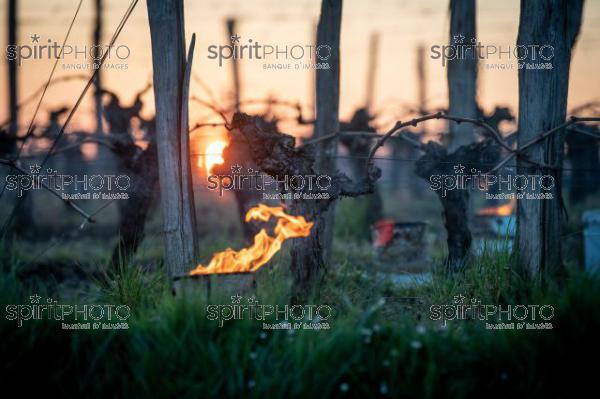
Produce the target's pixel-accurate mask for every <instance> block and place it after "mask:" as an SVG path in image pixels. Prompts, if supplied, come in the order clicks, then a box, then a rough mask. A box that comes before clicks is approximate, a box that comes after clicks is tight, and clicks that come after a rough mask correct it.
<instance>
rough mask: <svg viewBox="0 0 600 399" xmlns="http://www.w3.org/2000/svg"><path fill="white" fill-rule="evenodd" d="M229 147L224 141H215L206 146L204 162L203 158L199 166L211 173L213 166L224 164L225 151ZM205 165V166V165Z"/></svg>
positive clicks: (199, 161)
mask: <svg viewBox="0 0 600 399" xmlns="http://www.w3.org/2000/svg"><path fill="white" fill-rule="evenodd" d="M225 147H227V143H226V142H225V141H223V140H218V141H213V142H212V143H209V144H208V145H207V146H206V150H205V151H204V157H203V158H204V162H202V158H200V159H199V160H198V166H200V167H203V166H204V168H205V169H206V171H207V173H208V172H210V170H211V169H212V167H213V166H215V165H220V164H222V163H223V162H225V161H224V160H223V150H224V149H225ZM203 164H204V165H203Z"/></svg>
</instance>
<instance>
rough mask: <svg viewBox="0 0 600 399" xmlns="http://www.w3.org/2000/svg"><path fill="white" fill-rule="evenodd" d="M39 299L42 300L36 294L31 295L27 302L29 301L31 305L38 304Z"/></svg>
mask: <svg viewBox="0 0 600 399" xmlns="http://www.w3.org/2000/svg"><path fill="white" fill-rule="evenodd" d="M40 299H42V297H41V296H39V295H38V294H35V295H31V296H30V297H29V300H30V301H31V303H40Z"/></svg>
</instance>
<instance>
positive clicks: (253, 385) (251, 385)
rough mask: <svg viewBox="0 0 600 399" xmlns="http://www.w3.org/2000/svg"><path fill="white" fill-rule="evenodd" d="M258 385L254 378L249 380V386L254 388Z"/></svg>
mask: <svg viewBox="0 0 600 399" xmlns="http://www.w3.org/2000/svg"><path fill="white" fill-rule="evenodd" d="M255 386H256V382H255V381H254V380H250V381H248V388H250V389H252V388H254V387H255Z"/></svg>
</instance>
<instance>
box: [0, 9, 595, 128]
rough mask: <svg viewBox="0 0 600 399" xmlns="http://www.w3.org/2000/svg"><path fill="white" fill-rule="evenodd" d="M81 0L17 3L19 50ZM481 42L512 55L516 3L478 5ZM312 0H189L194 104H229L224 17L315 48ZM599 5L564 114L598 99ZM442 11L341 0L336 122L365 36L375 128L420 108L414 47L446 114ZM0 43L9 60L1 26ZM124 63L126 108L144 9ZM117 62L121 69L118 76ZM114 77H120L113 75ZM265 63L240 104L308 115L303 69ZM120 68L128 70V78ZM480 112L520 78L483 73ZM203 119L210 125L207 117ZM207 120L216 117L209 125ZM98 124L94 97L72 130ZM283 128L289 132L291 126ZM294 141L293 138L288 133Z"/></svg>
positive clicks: (348, 110) (52, 92)
mask: <svg viewBox="0 0 600 399" xmlns="http://www.w3.org/2000/svg"><path fill="white" fill-rule="evenodd" d="M94 3H95V2H94V0H83V4H82V7H81V10H80V13H79V14H78V16H77V19H76V21H75V25H74V28H73V31H72V33H71V38H70V40H69V43H71V44H72V45H74V46H77V47H78V48H83V47H85V46H91V43H92V33H93V26H94V25H93V15H94ZM7 4H8V0H0V20H1V21H6V11H7ZM77 4H78V0H44V1H41V0H39V1H34V0H19V10H18V12H19V21H20V26H19V35H18V43H19V44H20V45H33V43H32V40H33V39H32V38H31V36H34V35H38V36H39V37H40V42H44V41H47V40H48V39H50V40H51V41H56V42H58V43H60V42H61V41H62V38H63V36H64V35H65V32H66V30H67V28H68V26H69V23H70V21H71V19H72V17H73V14H74V12H75V9H76V7H77ZM128 4H129V1H126V0H105V9H104V16H105V21H104V22H105V24H104V33H103V37H102V42H103V43H108V41H109V40H110V36H111V35H112V32H113V31H114V30H115V28H116V26H117V24H118V22H119V20H120V18H121V16H122V15H123V13H124V12H125V10H126V8H127V6H128ZM477 6H478V13H477V24H478V35H477V36H478V41H480V42H482V43H484V44H491V45H496V46H510V45H514V44H515V42H516V36H517V30H518V20H519V2H518V0H505V1H490V0H479V1H478V3H477ZM319 8H320V2H319V1H318V0H294V1H285V2H284V1H278V0H254V1H233V0H194V1H191V0H188V1H185V24H186V38H187V39H188V40H189V38H190V37H191V34H192V33H196V36H197V47H196V57H195V60H194V66H193V72H194V75H195V79H194V81H193V82H192V86H191V91H192V94H193V95H196V96H198V97H201V98H204V99H209V98H214V99H215V100H216V101H217V102H218V103H219V104H221V105H225V104H227V103H228V101H230V100H231V90H232V88H231V84H230V82H231V64H230V62H228V60H225V61H224V62H223V65H222V66H219V63H218V60H215V59H210V58H209V55H210V53H209V46H211V45H214V46H219V45H225V44H229V38H228V35H227V30H226V27H225V21H226V19H227V18H235V19H236V33H237V34H238V35H239V36H240V42H241V43H247V41H248V40H249V39H252V40H253V42H259V43H261V44H271V45H279V46H290V47H291V46H294V45H302V46H304V45H310V44H312V43H313V42H314V36H315V34H314V31H315V29H316V23H317V20H318V16H319ZM599 22H600V1H589V0H588V1H587V3H586V6H585V9H584V18H583V25H582V29H581V33H580V37H579V41H578V43H577V46H576V49H575V52H574V55H573V60H572V67H571V78H570V88H569V91H570V93H569V106H570V107H572V106H576V105H579V104H582V103H585V102H588V101H591V100H595V99H597V98H598V93H599V89H600V74H599V73H598V70H599V68H598V67H599V61H600V46H599V45H598V44H599V40H600V23H599ZM448 25H449V16H448V1H446V0H395V1H393V0H371V1H367V0H364V1H361V0H346V1H345V2H344V5H343V18H342V34H341V88H340V91H341V94H340V116H341V118H342V119H346V118H349V117H350V115H351V114H352V112H353V110H354V109H356V108H357V107H359V106H362V105H363V104H364V103H365V96H366V72H367V65H368V59H369V57H368V54H369V52H368V46H369V40H370V37H371V35H372V34H374V33H377V34H378V35H379V52H378V56H377V73H376V78H375V96H374V97H375V101H374V104H373V106H374V109H375V110H377V111H378V112H379V113H380V115H381V118H382V120H387V121H389V122H390V123H392V121H393V120H395V119H397V118H399V117H400V116H402V113H403V112H404V111H403V110H404V109H405V108H406V107H408V106H411V105H414V104H415V102H416V98H417V80H416V52H417V51H416V49H417V47H418V46H419V45H423V46H425V48H426V54H427V56H426V63H425V64H426V65H425V66H426V77H427V80H426V81H427V93H426V94H427V99H428V105H429V106H430V107H431V108H432V109H433V108H437V107H444V106H446V104H447V98H446V97H447V89H446V69H445V68H444V67H443V66H442V65H441V62H440V60H434V59H431V58H430V57H429V49H430V47H431V46H434V45H444V44H447V43H448ZM2 26H3V28H4V29H3V32H2V33H1V35H0V40H1V44H2V50H3V52H5V49H6V42H7V34H6V24H5V23H2ZM115 46H116V47H118V46H123V47H121V55H123V54H126V53H128V57H126V59H124V60H119V59H118V57H113V58H111V60H110V61H109V63H110V64H111V65H112V66H113V68H112V69H109V70H105V71H103V73H102V78H103V82H104V85H105V87H106V88H108V89H110V90H112V91H114V92H116V93H118V94H119V96H121V97H122V99H123V102H124V103H125V104H129V103H130V102H132V101H133V98H134V97H135V95H136V93H137V91H139V90H141V89H142V88H143V87H144V86H145V85H146V84H147V83H148V81H149V80H150V79H151V76H152V58H151V44H150V31H149V27H148V16H147V10H146V3H145V1H140V2H139V3H138V5H137V7H136V9H135V10H134V12H133V14H132V16H131V18H130V20H129V21H128V22H127V24H126V26H125V28H124V29H123V31H122V34H121V36H120V37H119V39H118V41H117V43H116V44H115ZM63 63H64V64H67V65H74V64H82V63H85V61H84V60H83V58H82V57H81V56H79V58H78V59H76V60H75V59H74V58H73V57H70V58H68V59H66V60H65V61H64V62H63ZM63 63H61V64H59V67H58V69H57V73H56V75H55V76H56V77H60V76H68V75H73V74H74V73H76V74H91V71H90V70H89V69H85V70H73V69H65V65H62V64H63ZM52 64H53V60H49V59H29V60H24V61H23V64H22V65H21V66H20V67H19V68H18V71H19V96H20V98H21V99H24V98H26V97H28V96H29V95H31V93H33V92H35V91H36V90H37V89H38V88H39V87H40V86H41V85H43V84H44V82H45V81H46V79H47V77H48V75H49V73H50V70H51V68H52ZM121 64H125V66H122V65H121ZM119 66H120V68H121V69H116V68H117V67H119ZM264 67H265V63H264V62H262V61H260V60H256V59H252V60H250V59H243V60H241V61H240V70H241V81H242V90H241V97H242V99H247V100H248V99H250V100H256V99H264V98H266V97H268V96H275V97H277V98H278V99H282V100H288V101H300V102H301V103H302V104H303V105H304V106H305V108H306V109H310V105H311V104H312V96H313V85H314V77H313V72H312V71H310V70H302V69H300V70H296V69H294V68H292V69H291V70H289V69H287V70H272V69H270V70H266V69H264ZM123 68H124V69H123ZM84 85H85V81H84V80H81V79H80V80H72V81H69V82H66V83H60V84H56V85H54V86H51V87H50V89H49V90H48V93H47V94H46V97H45V99H44V101H43V103H42V107H41V112H40V114H39V115H38V118H39V123H40V124H43V123H44V120H45V115H46V112H47V111H48V110H50V109H53V108H57V107H60V106H63V105H66V106H71V105H73V103H74V102H75V100H76V98H77V96H78V94H79V93H80V92H81V90H82V89H83V86H84ZM7 90H8V89H7V64H6V57H5V56H3V57H0V93H1V94H0V120H2V121H4V120H5V119H6V118H7V116H8V104H7ZM478 90H479V92H478V99H479V103H480V104H481V105H482V106H483V108H484V109H491V108H493V107H494V106H495V105H505V106H509V107H511V108H513V109H516V107H517V105H518V104H517V103H518V81H517V71H516V70H488V69H486V68H485V66H484V65H480V71H479V89H478ZM144 99H145V100H146V101H145V104H146V106H145V109H144V112H145V113H146V114H147V115H149V114H151V113H152V112H153V104H152V102H153V99H152V92H149V93H147V95H146V97H144ZM34 105H35V102H32V103H30V105H28V106H26V107H24V108H23V110H22V112H21V115H20V119H21V123H22V124H27V123H28V122H29V120H30V118H31V117H32V114H33V110H34ZM207 118H209V119H207ZM210 118H213V119H210ZM207 120H214V116H213V115H212V114H211V113H210V112H208V111H207V110H206V109H204V108H202V107H199V106H197V105H194V104H193V105H191V123H192V124H193V123H195V122H199V121H207ZM92 125H93V103H92V101H91V96H88V97H86V101H84V103H83V104H82V107H81V108H80V110H79V111H78V112H77V114H76V117H75V118H74V120H73V123H72V125H71V128H72V129H86V128H89V127H90V126H92ZM289 129H291V130H293V129H296V128H295V127H293V126H290V127H289ZM292 133H293V132H292Z"/></svg>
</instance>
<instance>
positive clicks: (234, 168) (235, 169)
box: [231, 163, 242, 173]
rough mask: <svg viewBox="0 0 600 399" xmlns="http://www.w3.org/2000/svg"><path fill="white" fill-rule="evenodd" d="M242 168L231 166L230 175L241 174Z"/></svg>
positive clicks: (236, 165)
mask: <svg viewBox="0 0 600 399" xmlns="http://www.w3.org/2000/svg"><path fill="white" fill-rule="evenodd" d="M241 172H242V167H241V166H240V165H238V164H237V163H236V164H235V165H231V173H241Z"/></svg>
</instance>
